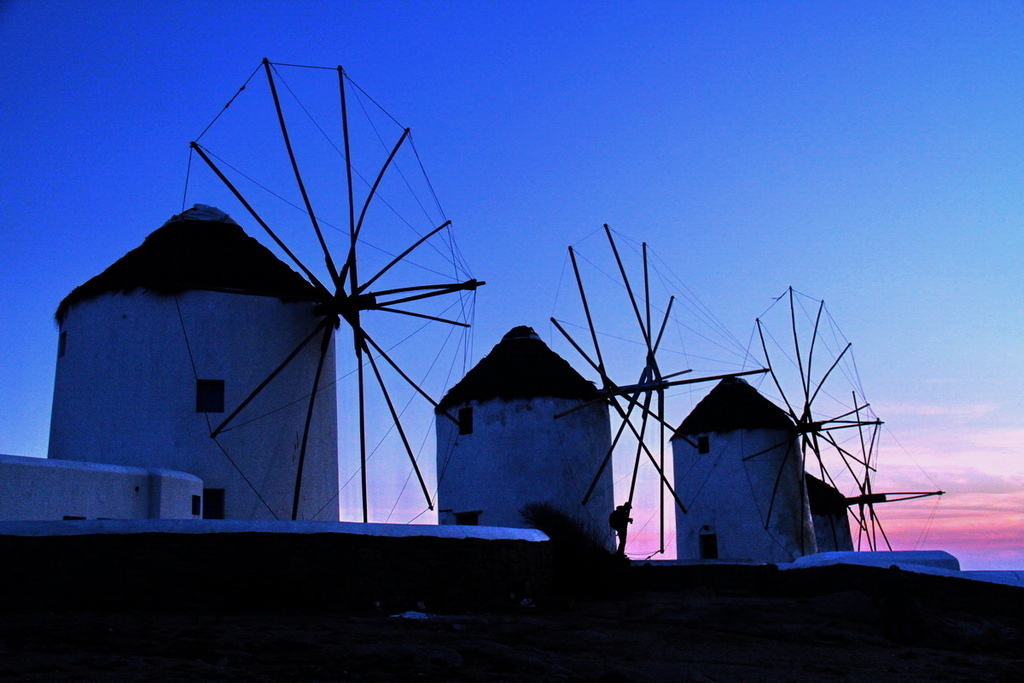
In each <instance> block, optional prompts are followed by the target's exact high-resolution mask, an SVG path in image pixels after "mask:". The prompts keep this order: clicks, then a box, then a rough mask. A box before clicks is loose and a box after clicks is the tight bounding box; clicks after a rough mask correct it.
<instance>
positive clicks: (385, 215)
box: [190, 59, 483, 521]
mask: <svg viewBox="0 0 1024 683" xmlns="http://www.w3.org/2000/svg"><path fill="white" fill-rule="evenodd" d="M285 69H288V70H289V75H290V77H291V75H292V74H293V73H295V72H301V73H302V76H309V75H310V74H312V75H313V77H320V76H323V75H327V76H329V77H331V78H332V79H333V80H334V82H335V86H336V88H337V99H336V100H335V102H334V105H333V108H331V107H325V108H322V109H317V108H316V107H315V106H313V105H310V104H309V103H307V102H306V101H305V100H303V99H302V98H300V97H298V96H297V95H296V92H297V90H298V87H294V88H293V87H292V83H290V82H286V81H285V80H284V79H283V76H282V73H281V72H282V71H283V70H285ZM260 71H262V72H263V75H264V76H265V82H266V85H267V93H268V95H269V102H267V103H266V107H265V109H264V110H263V112H262V113H259V112H258V111H257V113H256V114H255V115H254V118H256V119H259V118H260V117H261V116H265V113H266V111H268V110H269V111H270V112H272V113H273V119H274V121H275V124H276V126H275V127H276V128H277V136H278V137H279V140H280V143H281V149H280V150H279V151H275V150H272V149H268V147H269V140H267V139H265V138H263V137H262V136H256V135H252V134H249V135H248V137H247V138H245V139H242V140H241V144H238V143H239V140H237V139H235V140H233V142H234V143H235V144H234V151H235V152H236V153H237V156H238V157H239V158H242V159H244V160H243V161H237V160H236V156H234V155H232V152H231V151H230V150H229V151H224V150H221V148H220V147H217V148H216V149H215V148H214V145H216V144H217V142H216V136H215V135H212V134H210V133H211V131H213V132H216V131H217V128H216V127H214V124H213V123H211V125H210V126H209V127H207V129H206V130H205V131H204V132H203V134H202V135H201V136H199V138H197V139H196V141H194V142H192V143H191V149H192V151H193V152H194V153H195V154H196V155H197V156H198V157H199V158H200V159H201V160H202V161H203V162H205V164H206V165H207V166H208V167H209V169H210V170H212V171H213V173H214V174H215V176H216V178H217V179H219V181H220V182H221V183H222V184H223V187H224V188H226V189H227V190H228V192H229V193H230V195H231V196H232V197H233V198H234V199H235V200H237V202H238V203H239V204H240V205H241V207H243V208H244V210H245V211H246V212H247V213H248V214H249V216H250V217H251V218H252V220H253V221H254V222H255V223H256V224H258V225H259V227H260V228H261V229H262V231H263V233H264V234H265V235H266V236H267V237H269V239H270V240H271V241H272V242H273V244H274V245H276V248H277V249H278V250H279V251H280V253H281V254H282V255H283V257H284V258H285V259H287V261H288V262H290V264H291V265H292V266H294V267H295V268H297V269H298V270H299V271H300V272H301V273H302V274H303V276H304V277H305V278H306V279H307V280H308V282H309V283H310V284H311V285H312V287H313V290H314V294H313V296H314V298H315V302H316V307H315V320H314V321H313V322H312V324H311V326H310V331H309V334H308V335H307V336H306V337H305V338H303V339H302V340H301V341H300V342H299V343H298V344H296V345H295V347H294V348H293V349H292V350H291V351H290V352H289V353H288V354H285V355H283V357H281V358H280V359H279V362H278V363H277V364H276V366H274V367H273V368H272V369H270V370H269V372H267V373H266V376H265V377H264V378H263V379H262V381H260V382H258V383H256V384H255V385H254V386H252V387H251V389H250V390H249V391H248V392H247V394H246V395H245V397H244V398H242V399H241V400H239V401H238V402H237V404H235V405H233V406H227V407H226V409H225V412H226V415H225V417H224V419H223V420H221V421H219V423H217V424H215V425H212V428H211V430H210V436H211V437H212V438H213V439H215V440H216V439H221V438H222V437H223V435H225V434H226V433H228V432H229V431H230V430H232V429H236V428H238V427H239V426H240V425H241V424H243V423H244V422H245V421H246V420H248V419H250V418H251V417H252V416H251V415H250V414H249V412H250V411H251V410H252V406H253V404H254V402H255V401H256V400H257V399H258V397H260V395H261V394H262V393H263V392H265V391H266V390H267V388H268V387H271V386H272V385H273V383H274V382H275V381H277V380H278V378H279V377H280V376H281V374H282V373H284V372H286V370H287V369H288V367H289V365H290V364H291V363H292V362H293V361H294V359H295V358H296V357H297V356H298V355H299V354H301V353H303V352H305V351H307V350H308V349H309V348H315V349H318V354H319V362H318V363H317V364H316V367H315V370H314V371H313V372H312V373H311V376H309V377H308V393H307V395H306V397H305V399H304V400H305V404H306V422H305V429H304V430H303V434H302V442H301V444H300V446H299V456H298V462H297V466H296V468H295V472H294V501H295V502H294V504H293V507H292V518H293V519H294V518H296V516H297V514H298V506H299V498H300V492H301V489H302V481H303V467H304V461H305V457H306V452H307V448H308V447H309V446H308V436H309V430H310V423H311V420H312V419H313V415H314V411H315V406H316V403H317V401H318V400H320V399H318V396H320V395H322V394H323V392H324V390H325V388H326V389H329V390H331V391H333V387H334V383H335V382H336V381H337V379H336V378H334V377H328V376H326V374H327V371H328V370H329V366H330V363H329V362H328V359H329V356H330V353H331V348H332V346H333V342H334V339H335V337H337V336H338V334H339V330H340V331H341V332H342V333H345V334H347V335H348V336H349V337H350V339H349V340H348V343H347V346H348V349H349V353H350V356H349V357H350V358H351V359H352V363H351V365H352V367H353V369H352V374H354V381H353V396H352V397H351V402H352V403H354V412H355V416H354V418H353V419H352V420H350V421H349V422H348V424H349V430H348V431H349V432H351V433H353V434H354V435H355V438H354V442H355V444H356V448H357V449H358V471H359V476H360V482H361V486H360V491H361V502H362V515H361V518H362V520H363V521H368V520H369V518H370V502H369V497H370V495H369V489H370V488H371V487H370V484H369V481H368V477H367V461H368V460H369V459H370V458H371V457H372V455H373V453H374V452H375V449H376V448H379V447H380V443H381V439H383V438H385V436H387V435H390V437H392V438H396V439H397V440H398V442H400V444H401V445H400V450H401V451H403V452H404V453H405V456H406V457H407V459H408V462H409V465H410V466H411V468H412V474H414V475H415V478H416V481H417V482H418V485H419V488H420V491H421V492H422V496H423V504H424V505H425V506H426V507H427V508H431V509H432V507H433V502H432V494H431V492H430V489H429V486H428V482H427V480H426V478H425V477H424V474H423V472H421V470H420V468H419V465H418V462H417V457H416V452H417V449H418V447H417V443H416V442H417V441H419V439H418V438H417V439H414V438H413V436H412V435H411V434H410V433H409V431H408V430H407V429H406V427H405V426H404V425H405V421H406V420H405V419H403V413H404V411H405V409H406V406H407V405H409V400H411V397H413V396H414V397H416V398H418V399H421V400H424V401H426V402H427V403H428V404H432V405H433V406H435V407H436V405H437V404H436V402H435V401H434V399H433V398H432V397H431V394H430V392H428V391H427V390H426V389H425V388H424V387H423V386H422V385H421V384H422V380H423V376H422V374H419V375H418V374H416V373H420V372H421V371H422V370H423V367H424V365H423V363H417V369H416V370H415V371H413V370H409V369H407V368H406V367H405V366H404V365H403V363H402V362H400V360H399V358H397V357H396V355H397V354H396V352H395V350H394V348H395V346H400V345H401V341H402V340H401V339H398V340H397V341H384V340H383V339H382V336H387V337H388V339H389V340H395V337H396V336H397V335H399V334H401V335H404V336H406V337H407V338H408V337H412V336H413V335H416V334H418V333H421V331H422V329H423V327H424V325H427V324H429V325H440V326H445V327H449V328H457V329H462V328H468V327H469V322H468V321H469V319H470V318H471V315H472V313H471V311H472V301H471V300H468V299H467V298H466V297H465V296H464V295H465V294H467V293H472V292H473V291H474V290H476V288H477V287H479V286H480V285H482V284H483V283H482V282H480V281H478V280H475V279H473V278H472V277H469V276H468V273H467V270H466V268H465V266H464V264H463V263H462V262H461V258H460V256H459V254H458V251H457V249H456V248H455V246H454V242H453V241H452V238H451V234H450V226H451V222H450V221H448V220H446V219H444V217H443V213H441V212H440V211H439V209H440V206H439V204H438V203H437V201H436V197H434V196H433V193H432V188H431V187H430V185H429V181H425V182H424V180H425V175H424V173H423V168H422V165H421V164H420V162H419V157H418V154H417V153H416V151H415V147H414V146H413V145H412V137H411V134H410V131H409V129H408V128H403V127H401V126H398V125H397V122H396V121H395V120H394V119H393V118H392V117H391V116H390V115H389V114H387V113H386V112H384V111H383V109H381V108H380V107H379V105H377V103H376V102H374V101H373V100H372V99H371V98H369V97H368V96H367V95H366V94H365V93H364V92H363V91H362V90H361V89H359V88H358V86H354V85H353V84H352V83H351V81H350V80H349V78H348V75H347V74H346V73H345V71H344V70H343V69H342V68H341V67H336V68H325V67H302V66H298V65H286V64H277V63H273V62H270V61H269V60H266V59H264V60H263V62H262V64H261V66H260V67H258V68H257V69H256V70H255V71H254V72H253V74H252V75H251V76H250V77H249V80H248V81H246V83H245V85H243V86H242V88H241V89H240V90H239V91H238V93H236V95H235V97H233V98H232V100H231V101H230V102H229V103H228V106H233V107H234V109H232V110H231V113H234V112H236V111H237V110H238V108H239V104H238V101H236V100H237V98H239V96H240V95H241V94H242V92H243V91H245V90H247V89H250V90H252V89H254V88H252V87H251V86H252V85H254V84H252V83H251V82H252V81H253V80H254V79H255V78H256V77H257V74H258V73H259V72H260ZM353 92H354V94H355V96H356V97H358V101H359V107H360V110H361V113H362V114H363V115H365V118H366V119H367V121H370V124H371V125H372V127H371V128H368V129H367V130H368V132H369V134H370V135H372V136H373V137H375V138H376V139H377V141H378V143H379V144H378V146H380V145H383V148H382V149H383V150H384V152H383V154H378V156H379V157H381V158H382V161H378V162H376V164H375V167H374V168H373V170H372V171H365V170H363V171H362V172H361V170H360V168H361V167H360V164H359V163H358V161H359V160H360V159H366V158H367V157H365V156H364V157H359V156H358V152H356V151H355V150H354V147H355V144H354V143H353V137H354V136H353V135H352V120H351V119H352V117H351V116H350V99H351V98H352V95H353ZM286 98H289V99H286ZM289 103H290V107H289V106H288V104H289ZM228 106H225V108H224V110H223V111H222V114H226V113H228V111H229V110H228ZM371 113H376V114H378V115H380V114H381V113H383V116H378V118H379V119H381V120H383V121H384V124H385V125H387V126H388V129H387V130H385V129H384V128H383V127H382V126H381V125H380V124H379V123H376V122H375V121H376V120H375V119H372V117H371V116H370V114H371ZM220 116H221V115H218V119H219V118H220ZM326 118H333V119H334V120H333V122H332V123H331V124H324V123H322V121H324V120H325V119H326ZM218 119H215V120H214V122H215V123H216V122H218ZM261 120H262V119H261ZM296 121H298V122H300V123H302V124H303V125H304V130H305V132H304V133H302V134H301V135H297V134H296V127H297V126H296ZM264 122H265V123H266V121H264ZM221 125H223V124H221ZM392 130H394V131H395V133H394V134H393V137H392V138H391V141H390V142H387V141H386V139H385V138H386V136H390V135H392V133H391V132H390V131H392ZM225 139H226V140H227V144H226V145H225V146H226V147H228V148H230V147H231V146H232V139H231V137H230V136H226V137H225ZM311 140H317V141H318V142H319V143H320V147H321V148H323V149H326V150H327V160H326V161H324V160H323V159H321V157H319V156H317V157H313V156H311V155H310V156H304V152H305V150H304V149H302V143H309V142H310V141H311ZM364 149H366V148H364ZM403 156H404V158H403ZM275 159H276V160H278V161H280V162H281V164H279V165H278V166H285V167H287V169H288V170H287V171H286V172H284V173H282V174H279V173H277V171H276V170H274V169H272V168H271V167H273V166H275V164H274V161H275ZM311 159H312V161H311ZM371 163H373V162H371ZM286 176H290V178H286ZM417 177H419V178H420V184H421V186H422V187H423V188H425V190H424V191H425V192H426V198H425V199H423V198H422V197H421V196H420V195H417V194H416V192H415V188H414V184H415V179H416V178H417ZM284 183H287V185H288V186H290V188H291V189H285V185H284ZM270 188H273V189H270ZM190 191H194V190H190ZM399 195H402V196H403V197H404V196H405V195H412V199H411V200H410V202H409V203H408V204H405V205H403V204H402V203H401V201H402V200H400V199H399ZM254 196H255V197H258V199H254V198H253V197H254ZM339 200H340V201H339ZM261 202H262V204H261ZM431 213H434V214H437V213H441V217H440V218H436V219H430V218H429V216H430V214H431ZM298 214H304V216H305V217H304V218H302V217H301V216H299V215H298ZM419 214H423V215H419ZM328 217H329V218H328ZM296 219H298V220H303V221H305V222H307V223H308V225H309V228H308V234H309V235H310V236H311V237H312V238H315V239H312V240H310V239H306V240H305V244H304V245H302V246H295V245H294V244H292V242H293V241H295V240H298V241H302V240H301V238H299V237H296V235H297V232H296V230H295V228H294V225H295V223H296ZM425 220H426V221H429V222H427V223H425V222H424V221H425ZM396 225H397V226H398V227H397V228H395V227H394V226H396ZM420 226H424V227H420ZM375 228H376V229H375ZM286 234H290V235H291V237H290V238H286V236H285V235H286ZM371 235H372V238H371ZM403 241H404V244H401V242H403ZM310 242H312V244H313V246H312V247H310V246H309V244H310ZM332 243H334V244H333V245H332ZM318 262H319V263H318ZM437 262H440V263H441V265H440V266H438V265H434V264H435V263H437ZM428 278H429V279H428ZM438 301H442V302H443V304H441V305H440V306H436V305H435V306H433V307H432V308H431V307H430V304H433V303H436V302H438ZM384 318H386V319H387V320H386V321H385V320H383V319H384ZM410 322H411V323H413V326H410V325H409V324H410ZM343 336H344V335H343ZM448 336H450V335H448ZM408 346H409V344H408V342H407V343H406V347H408ZM424 346H425V345H424V344H422V343H417V348H416V349H415V355H416V356H418V357H420V358H421V359H422V356H423V355H424V354H423V348H424ZM345 355H348V354H345ZM396 385H397V386H402V387H405V392H406V394H408V395H409V396H410V398H403V399H401V400H400V399H398V398H396V395H395V392H396V389H395V387H396ZM423 412H426V411H423ZM381 416H383V419H378V418H381ZM376 422H381V423H384V424H385V425H386V426H385V427H384V428H383V430H384V432H385V433H386V434H385V436H379V437H377V436H373V435H371V433H370V432H371V427H370V425H371V423H376Z"/></svg>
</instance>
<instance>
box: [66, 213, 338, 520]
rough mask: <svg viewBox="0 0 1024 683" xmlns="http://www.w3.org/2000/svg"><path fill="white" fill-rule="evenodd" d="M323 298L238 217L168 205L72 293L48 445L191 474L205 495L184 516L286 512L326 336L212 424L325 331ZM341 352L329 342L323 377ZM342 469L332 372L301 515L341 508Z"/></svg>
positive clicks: (312, 437)
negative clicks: (137, 241) (166, 216)
mask: <svg viewBox="0 0 1024 683" xmlns="http://www.w3.org/2000/svg"><path fill="white" fill-rule="evenodd" d="M315 307H316V303H315V296H314V290H313V287H312V285H310V284H309V283H308V282H306V280H304V279H303V278H302V277H301V276H300V275H298V274H297V273H296V272H294V271H293V270H292V269H291V268H289V267H288V266H287V265H285V264H284V263H283V262H281V261H280V260H279V259H278V258H277V257H275V256H274V255H273V254H272V253H271V252H270V251H269V250H268V249H266V248H265V247H263V246H262V245H261V244H260V243H259V242H258V241H256V240H255V239H253V238H252V237H250V236H248V235H246V234H245V232H244V231H243V230H242V228H241V227H240V226H238V224H236V223H235V222H234V221H233V220H231V218H230V217H228V216H227V214H224V213H223V212H221V211H219V210H217V209H214V208H212V207H206V206H202V205H197V206H196V207H194V208H193V209H190V210H189V211H186V212H184V213H182V214H180V215H177V216H174V217H172V218H171V219H170V220H169V221H168V222H167V223H165V224H164V225H163V226H162V227H161V228H160V229H158V230H156V231H155V232H153V233H152V234H151V235H150V236H149V237H147V238H146V240H145V242H144V243H143V244H142V245H141V246H140V247H138V248H137V249H134V250H132V251H131V252H129V253H128V254H126V255H125V256H124V257H122V258H121V259H119V260H118V261H117V262H115V263H114V264H113V265H111V266H110V267H109V268H107V269H106V270H105V271H104V272H103V273H101V274H100V275H98V276H96V277H94V278H92V279H91V280H89V281H88V282H86V283H85V284H83V285H81V286H80V287H78V288H76V289H75V290H74V291H72V292H71V294H69V295H68V296H67V297H66V298H65V299H64V301H63V302H61V304H60V307H59V308H58V312H57V320H58V323H59V325H60V338H59V350H58V361H57V370H56V379H55V384H54V396H53V412H52V417H51V427H50V446H49V458H50V459H51V460H54V461H58V460H59V461H67V462H68V463H69V464H70V463H86V464H90V465H93V466H96V467H99V469H102V466H113V467H114V468H118V467H120V468H129V469H131V468H135V469H139V470H147V471H150V470H151V471H157V470H159V471H172V472H178V473H183V474H185V475H188V476H191V477H192V478H194V479H196V480H197V481H201V487H200V489H201V491H200V493H201V496H202V500H201V508H200V510H196V509H195V508H194V506H191V505H190V507H189V510H190V513H188V514H185V515H182V516H184V517H188V516H191V513H192V512H199V514H201V516H203V517H207V518H226V519H253V520H260V519H291V518H292V510H293V499H294V496H295V491H296V481H297V479H298V470H299V455H300V450H301V443H302V438H303V433H304V427H305V421H306V413H307V408H308V406H309V397H310V394H311V389H312V383H313V376H314V373H315V370H316V366H317V363H318V361H319V360H320V353H321V348H320V342H319V338H317V339H315V340H314V341H312V342H311V343H309V344H307V345H306V346H305V347H304V348H303V349H302V350H301V351H299V352H298V353H297V354H296V355H295V356H294V358H293V359H292V360H291V361H290V362H289V363H287V365H285V367H284V368H283V370H281V371H280V372H279V374H277V375H276V376H275V377H274V378H273V379H272V380H271V381H270V382H269V383H268V384H266V387H265V388H264V389H263V390H262V391H261V392H260V393H259V394H258V395H257V396H256V397H255V398H254V399H252V401H251V402H250V403H249V404H248V405H247V406H246V407H245V408H244V410H242V412H241V413H239V414H238V416H237V417H235V418H234V419H233V420H232V421H231V422H230V423H229V424H228V425H227V427H226V428H225V430H224V431H223V432H222V433H220V434H219V435H218V436H217V437H216V438H211V432H213V431H214V430H215V429H216V428H217V427H218V425H220V423H221V422H222V421H224V419H225V418H226V417H228V415H230V414H231V412H232V411H233V410H234V409H235V408H236V407H237V406H239V405H240V404H241V403H242V402H243V401H245V400H246V399H247V397H249V396H250V394H251V393H252V392H253V390H254V389H256V388H257V387H258V386H259V385H260V384H261V383H262V382H264V380H266V379H267V378H268V377H269V376H270V375H271V373H272V372H274V371H275V369H276V368H278V367H279V366H280V365H281V364H282V363H283V362H284V361H285V359H286V358H288V357H289V355H290V354H292V353H293V351H294V350H295V349H296V348H298V346H299V345H300V343H301V342H302V341H303V340H304V339H306V338H307V337H309V336H310V335H311V333H313V332H314V330H315V328H316V326H317V324H318V322H319V317H318V316H317V315H316V314H315ZM334 362H335V356H334V348H333V344H332V345H331V346H330V348H328V349H327V354H326V358H325V366H324V374H325V376H330V377H333V375H334ZM96 467H93V469H96ZM337 472H338V454H337V417H336V397H335V390H334V387H333V384H332V383H331V382H323V383H322V384H321V389H320V391H318V392H317V396H316V400H315V402H314V408H313V414H312V420H311V426H310V429H309V437H308V445H307V448H306V455H305V458H304V462H303V467H302V476H301V482H300V486H299V487H298V490H299V503H298V507H297V512H298V514H297V519H301V520H314V519H315V520H325V521H337V519H338V517H339V514H338V495H337V494H338V473H337ZM67 485H68V484H62V486H67ZM126 491H130V492H132V493H134V492H135V491H134V487H128V488H127V489H126ZM194 494H195V492H194V491H191V492H189V494H188V496H187V500H189V501H191V500H192V496H193V495H194ZM122 507H123V506H122ZM138 509H140V510H141V509H142V508H138ZM147 509H159V507H157V508H152V506H149V507H147ZM172 516H173V515H172Z"/></svg>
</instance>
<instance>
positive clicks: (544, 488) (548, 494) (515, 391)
mask: <svg viewBox="0 0 1024 683" xmlns="http://www.w3.org/2000/svg"><path fill="white" fill-rule="evenodd" d="M595 398H597V391H596V389H595V388H594V385H593V383H592V382H589V381H587V380H586V379H584V378H583V377H582V376H581V375H580V374H579V373H578V372H576V371H575V370H574V369H573V368H572V366H571V365H569V363H568V362H566V361H565V360H564V359H563V358H562V357H560V356H559V355H558V354H556V353H555V352H554V351H552V350H551V349H550V348H548V346H547V345H546V344H545V343H544V342H543V341H541V339H540V337H538V336H537V334H536V332H534V331H533V329H531V328H529V327H526V326H520V327H516V328H514V329H512V330H511V331H510V332H509V333H508V334H506V335H505V336H504V337H503V338H502V340H501V342H500V343H499V344H498V345H497V346H495V347H494V348H493V349H492V350H491V352H490V353H489V354H488V355H487V356H486V357H485V358H483V359H482V360H481V361H480V362H479V363H478V364H477V365H476V366H475V367H474V368H473V369H472V370H470V371H469V373H467V374H466V376H465V377H464V378H463V379H462V381H460V382H459V383H458V384H456V385H455V386H454V387H452V389H451V390H450V391H449V392H448V394H447V395H446V396H445V397H444V399H443V400H442V401H441V404H440V408H439V409H438V415H437V478H438V509H439V511H440V522H441V523H442V524H482V525H487V526H506V527H524V526H525V524H524V522H523V519H522V516H521V510H522V509H523V507H524V506H525V505H528V504H531V503H550V504H552V505H554V506H555V507H557V508H559V509H561V510H563V511H564V512H567V513H568V514H570V515H572V516H574V517H576V518H577V519H580V520H581V521H584V522H585V523H586V524H587V525H588V526H590V527H591V528H592V529H594V531H595V532H597V533H598V534H600V535H601V536H602V537H604V536H607V535H608V522H607V519H608V514H609V513H610V512H611V511H612V508H613V507H614V505H613V503H612V501H613V489H612V474H611V468H606V470H605V472H604V473H603V474H602V476H601V478H600V480H599V481H598V484H597V486H596V487H595V491H594V494H593V495H592V496H591V499H590V501H589V502H588V503H587V505H586V506H583V505H582V504H581V503H582V501H583V498H584V496H585V494H586V492H587V489H588V487H589V486H590V484H591V481H592V480H593V478H594V477H595V476H596V475H597V472H598V470H599V468H600V466H601V462H602V460H603V459H604V457H605V455H606V454H607V452H608V449H609V447H610V445H611V427H610V424H609V421H608V407H607V405H606V404H605V403H604V402H603V401H602V402H597V403H595V404H594V405H590V406H587V407H585V408H582V409H580V410H576V411H574V412H571V413H569V414H567V415H564V416H562V417H559V418H556V417H555V416H556V415H558V414H559V413H562V412H564V411H567V410H569V409H570V408H574V407H577V406H579V405H580V404H581V403H584V402H587V401H591V400H593V399H595ZM445 412H446V413H447V414H448V415H451V416H452V417H454V418H455V420H456V421H457V423H456V422H453V421H452V420H451V419H449V418H448V417H447V416H446V415H445V414H444V413H445Z"/></svg>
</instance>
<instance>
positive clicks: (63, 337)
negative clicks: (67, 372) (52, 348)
mask: <svg viewBox="0 0 1024 683" xmlns="http://www.w3.org/2000/svg"><path fill="white" fill-rule="evenodd" d="M67 350H68V333H67V332H61V333H60V336H58V337H57V358H63V357H64V354H65V353H67Z"/></svg>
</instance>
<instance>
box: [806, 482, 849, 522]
mask: <svg viewBox="0 0 1024 683" xmlns="http://www.w3.org/2000/svg"><path fill="white" fill-rule="evenodd" d="M804 480H805V481H806V482H807V502H808V503H809V504H810V507H811V514H812V515H846V496H844V495H843V494H841V493H840V492H839V491H838V490H837V489H836V487H834V486H832V485H831V484H827V483H825V482H823V481H822V480H821V479H818V478H817V477H815V476H814V475H812V474H810V473H808V472H804Z"/></svg>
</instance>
